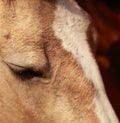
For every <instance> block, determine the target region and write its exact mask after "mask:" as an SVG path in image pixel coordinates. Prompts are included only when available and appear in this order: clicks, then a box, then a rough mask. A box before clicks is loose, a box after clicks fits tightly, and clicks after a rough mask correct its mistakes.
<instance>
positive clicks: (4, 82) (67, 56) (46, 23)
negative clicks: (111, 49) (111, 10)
mask: <svg viewBox="0 0 120 123" xmlns="http://www.w3.org/2000/svg"><path fill="white" fill-rule="evenodd" d="M80 2H82V0H81V1H80ZM96 43H97V33H96V30H95V27H94V24H93V23H92V20H91V17H90V15H89V14H88V13H87V12H86V11H85V10H84V9H82V7H80V6H79V5H78V3H77V2H76V0H0V111H1V113H0V122H1V123H119V120H118V118H117V116H116V114H115V112H114V110H113V108H112V106H111V104H110V102H109V100H108V98H107V95H106V92H105V89H104V85H103V82H102V78H101V75H100V72H99V68H98V65H97V62H96V60H95V57H94V49H95V45H96Z"/></svg>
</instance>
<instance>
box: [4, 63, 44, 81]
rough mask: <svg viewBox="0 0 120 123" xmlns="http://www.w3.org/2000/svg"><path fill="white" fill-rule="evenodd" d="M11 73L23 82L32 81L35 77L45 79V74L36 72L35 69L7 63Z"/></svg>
mask: <svg viewBox="0 0 120 123" xmlns="http://www.w3.org/2000/svg"><path fill="white" fill-rule="evenodd" d="M6 64H7V65H8V67H9V68H10V69H11V71H12V72H13V73H14V74H15V75H16V77H19V78H20V79H22V80H27V79H32V78H33V77H40V78H42V77H43V73H42V72H40V71H35V70H34V69H33V68H29V67H23V66H19V65H16V64H13V63H6Z"/></svg>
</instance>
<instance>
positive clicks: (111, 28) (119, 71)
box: [76, 0, 120, 119]
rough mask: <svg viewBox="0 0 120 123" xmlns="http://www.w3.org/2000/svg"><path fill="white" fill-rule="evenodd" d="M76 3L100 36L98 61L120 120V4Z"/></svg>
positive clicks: (93, 0) (85, 0)
mask: <svg viewBox="0 0 120 123" xmlns="http://www.w3.org/2000/svg"><path fill="white" fill-rule="evenodd" d="M76 1H77V2H78V4H79V5H80V6H82V7H83V8H84V9H85V10H86V11H87V12H88V13H89V14H90V15H91V17H92V19H93V22H94V24H95V27H96V29H97V32H98V34H99V36H98V41H99V43H98V46H97V49H96V59H97V62H98V64H99V68H100V71H101V74H102V77H103V81H104V84H105V88H106V91H107V94H108V97H109V100H110V101H111V104H112V106H113V107H114V109H115V112H116V114H117V115H118V117H119V119H120V2H119V0H76Z"/></svg>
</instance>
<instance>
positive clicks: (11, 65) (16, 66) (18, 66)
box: [5, 62, 32, 72]
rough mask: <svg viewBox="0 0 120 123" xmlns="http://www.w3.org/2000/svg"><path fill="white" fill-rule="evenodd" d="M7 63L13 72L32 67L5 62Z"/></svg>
mask: <svg viewBox="0 0 120 123" xmlns="http://www.w3.org/2000/svg"><path fill="white" fill-rule="evenodd" d="M5 63H6V64H7V66H8V67H9V68H10V69H12V70H13V71H15V72H19V71H25V70H30V69H31V70H32V68H30V67H24V66H20V65H16V64H13V63H10V62H5Z"/></svg>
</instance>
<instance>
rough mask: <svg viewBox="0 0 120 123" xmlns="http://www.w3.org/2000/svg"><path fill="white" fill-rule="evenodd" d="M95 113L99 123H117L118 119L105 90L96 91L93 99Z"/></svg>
mask: <svg viewBox="0 0 120 123" xmlns="http://www.w3.org/2000/svg"><path fill="white" fill-rule="evenodd" d="M94 103H95V107H96V108H95V113H96V115H97V117H98V119H99V120H100V123H119V120H118V118H117V116H116V114H115V112H114V110H113V108H112V106H111V104H110V102H109V99H108V97H107V96H106V93H105V91H104V90H103V91H102V92H100V93H99V92H98V94H97V95H96V97H95V99H94Z"/></svg>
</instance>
